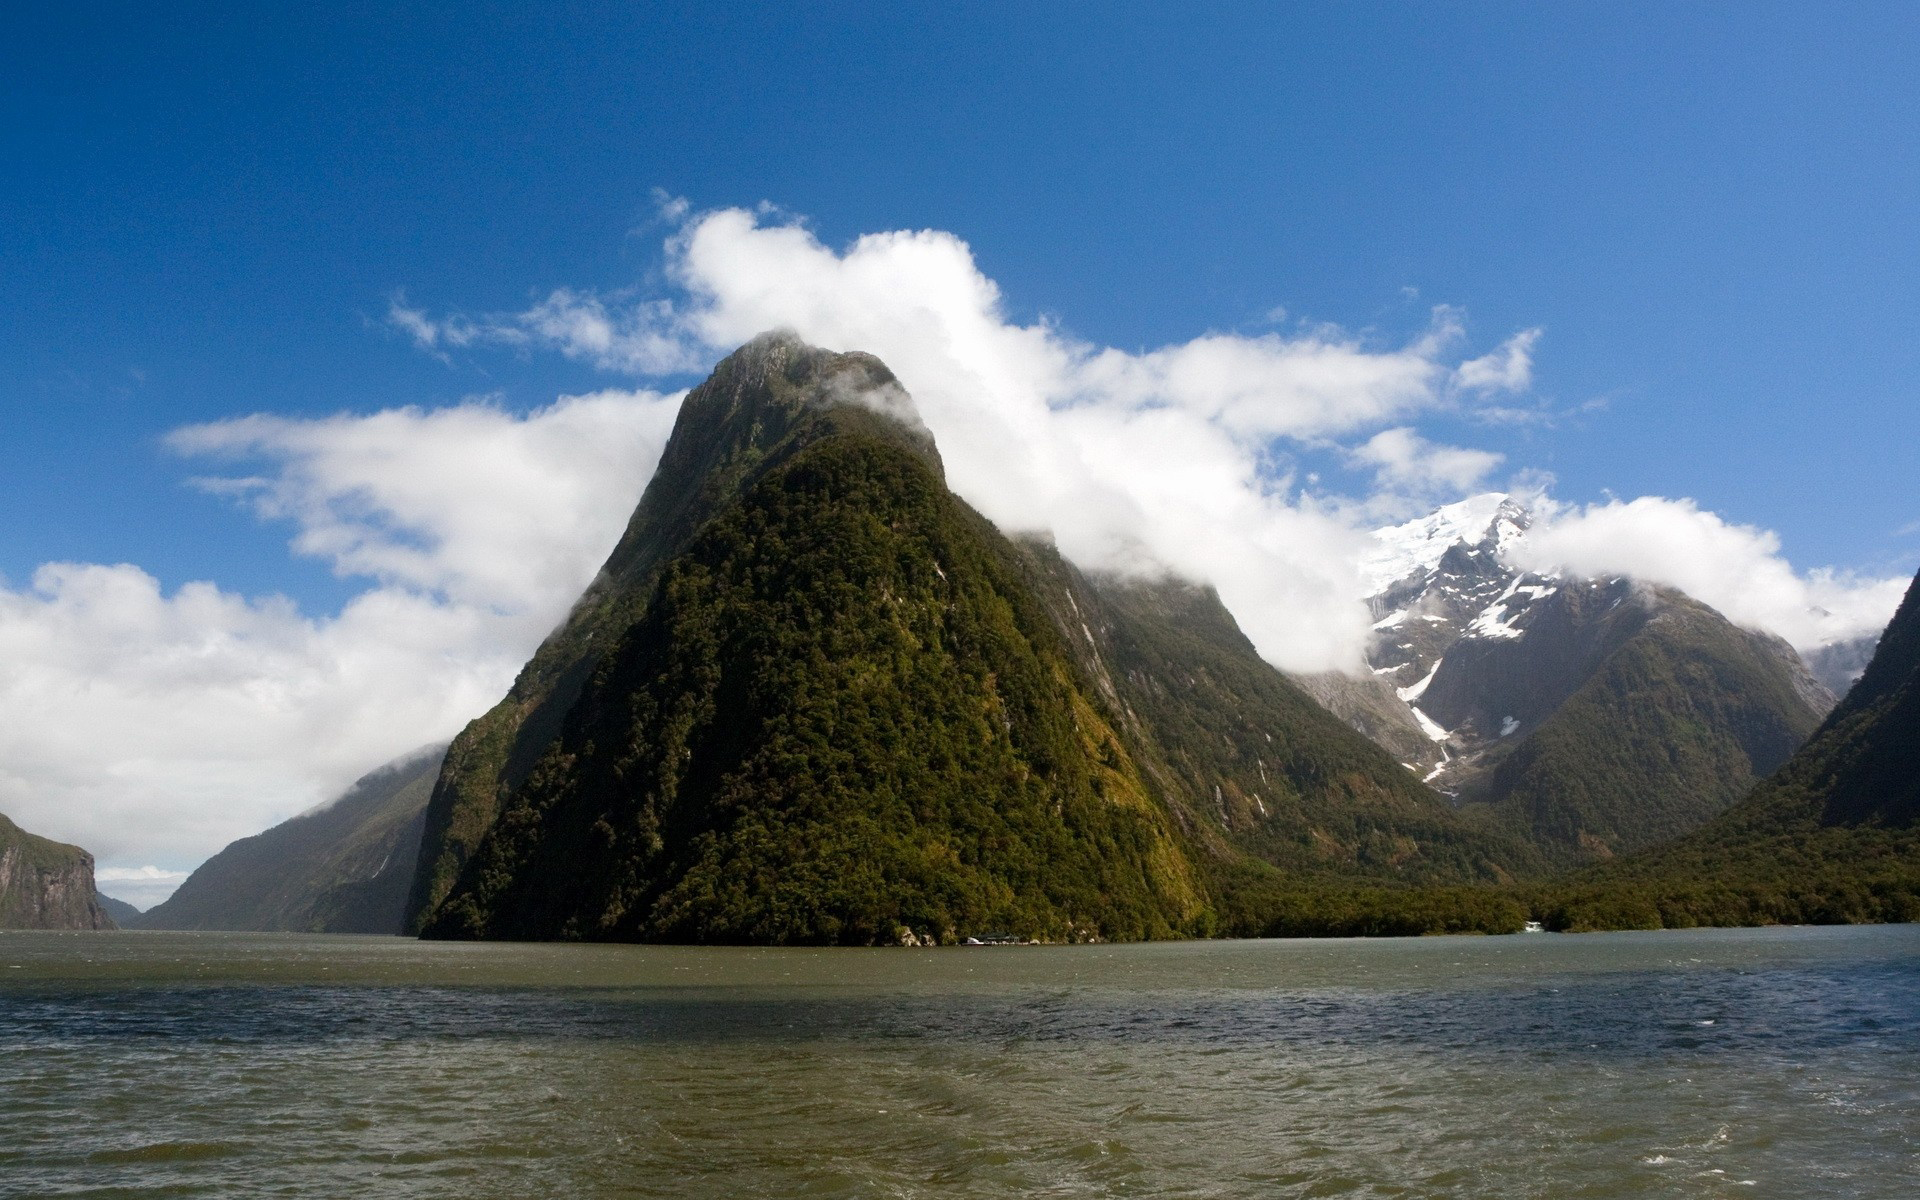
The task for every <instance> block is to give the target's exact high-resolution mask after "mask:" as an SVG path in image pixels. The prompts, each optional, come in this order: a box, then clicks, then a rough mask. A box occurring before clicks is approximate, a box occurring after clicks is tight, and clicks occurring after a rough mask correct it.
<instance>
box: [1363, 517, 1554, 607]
mask: <svg viewBox="0 0 1920 1200" xmlns="http://www.w3.org/2000/svg"><path fill="white" fill-rule="evenodd" d="M1526 516H1527V514H1526V510H1525V509H1523V508H1521V507H1520V506H1519V505H1518V504H1516V503H1514V501H1513V497H1511V496H1509V495H1508V494H1507V493H1505V492H1483V493H1482V494H1480V495H1478V496H1469V497H1467V498H1466V499H1465V500H1461V501H1457V502H1456V503H1453V504H1447V505H1443V506H1441V507H1440V508H1437V509H1435V510H1434V511H1433V512H1431V513H1429V514H1427V515H1426V516H1424V517H1416V518H1414V519H1413V520H1411V521H1408V522H1406V523H1405V524H1402V525H1390V526H1388V527H1386V528H1385V529H1376V530H1374V531H1373V536H1374V539H1375V540H1376V541H1377V542H1378V543H1379V546H1378V549H1376V550H1375V551H1374V552H1373V553H1372V554H1370V555H1368V556H1367V558H1366V559H1365V560H1363V561H1362V562H1361V564H1360V571H1361V575H1362V576H1363V578H1364V579H1365V580H1366V584H1367V591H1368V594H1369V595H1378V594H1379V593H1381V592H1382V591H1385V590H1386V588H1387V587H1388V585H1390V584H1394V583H1398V582H1399V581H1400V580H1402V579H1405V578H1407V577H1408V576H1409V575H1413V574H1416V573H1419V572H1424V571H1431V570H1433V569H1434V568H1435V567H1438V566H1439V565H1440V560H1441V559H1442V558H1444V557H1446V553H1447V551H1448V550H1449V549H1451V548H1452V547H1453V546H1454V545H1456V544H1460V543H1464V544H1466V545H1469V546H1472V545H1478V544H1479V543H1480V542H1483V541H1485V540H1487V538H1488V537H1489V536H1490V535H1491V536H1492V537H1494V539H1495V545H1496V546H1497V547H1498V549H1499V550H1500V551H1501V552H1503V553H1504V552H1505V551H1506V550H1507V549H1508V548H1509V547H1510V546H1512V545H1513V544H1514V543H1515V542H1517V541H1519V540H1520V538H1522V537H1524V536H1525V534H1526V527H1525V521H1526Z"/></svg>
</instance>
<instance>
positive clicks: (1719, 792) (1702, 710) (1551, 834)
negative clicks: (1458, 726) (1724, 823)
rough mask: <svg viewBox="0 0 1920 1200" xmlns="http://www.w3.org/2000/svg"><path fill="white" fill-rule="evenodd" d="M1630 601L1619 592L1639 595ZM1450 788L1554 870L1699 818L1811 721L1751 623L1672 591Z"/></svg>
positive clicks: (1672, 833) (1746, 784) (1778, 758)
mask: <svg viewBox="0 0 1920 1200" xmlns="http://www.w3.org/2000/svg"><path fill="white" fill-rule="evenodd" d="M1640 602H1642V601H1641V600H1640V599H1638V598H1636V599H1634V600H1630V601H1629V603H1640ZM1649 602H1651V603H1655V604H1657V606H1658V607H1657V608H1656V609H1655V611H1654V613H1653V615H1652V616H1651V619H1647V620H1645V621H1644V622H1640V621H1635V622H1634V625H1633V627H1632V628H1631V631H1630V632H1629V633H1628V636H1626V637H1624V638H1623V639H1621V640H1620V642H1619V644H1618V646H1617V647H1615V648H1613V649H1611V651H1610V652H1608V653H1607V654H1606V656H1605V657H1604V659H1603V660H1602V661H1601V663H1600V664H1599V666H1598V668H1597V669H1596V670H1595V671H1594V672H1593V674H1592V675H1591V676H1589V677H1588V678H1587V679H1586V681H1585V682H1584V683H1582V684H1581V685H1580V687H1579V688H1577V689H1576V690H1575V691H1574V692H1573V694H1572V695H1571V696H1570V697H1568V699H1567V700H1566V701H1565V702H1564V703H1562V704H1561V705H1560V706H1559V707H1558V708H1557V709H1555V710H1554V711H1553V713H1552V715H1551V716H1549V717H1547V718H1546V719H1545V720H1544V721H1543V722H1541V724H1540V725H1539V727H1538V728H1537V729H1536V730H1535V731H1534V732H1533V733H1532V734H1531V735H1530V736H1528V737H1527V738H1526V739H1525V740H1524V741H1522V742H1521V743H1520V744H1519V745H1518V746H1517V747H1515V748H1514V749H1513V751H1512V752H1511V753H1510V754H1508V755H1507V756H1506V757H1505V758H1504V760H1502V761H1500V762H1499V765H1498V766H1497V767H1495V768H1494V769H1493V770H1492V771H1491V772H1490V773H1489V774H1488V775H1487V776H1485V777H1483V778H1482V779H1480V780H1479V781H1477V782H1474V783H1472V784H1469V785H1468V788H1467V790H1466V791H1465V793H1464V795H1463V798H1464V799H1467V800H1469V801H1471V800H1480V799H1491V805H1490V807H1491V809H1492V812H1493V813H1494V815H1495V817H1496V818H1497V819H1498V820H1499V822H1500V823H1501V824H1502V825H1503V826H1506V827H1508V828H1515V829H1520V830H1523V831H1525V832H1526V833H1527V835H1528V836H1529V837H1530V838H1531V839H1532V841H1533V843H1534V844H1535V845H1536V846H1538V847H1539V848H1540V850H1541V853H1542V855H1543V856H1544V858H1545V860H1546V862H1547V863H1548V864H1550V865H1551V866H1553V867H1559V868H1566V867H1572V866H1577V865H1580V864H1582V863H1588V862H1592V861H1594V860H1596V859H1605V858H1610V857H1612V856H1614V855H1616V854H1624V853H1629V852H1631V851H1634V850H1639V849H1642V848H1644V847H1647V846H1652V845H1656V844H1658V843H1660V842H1664V841H1669V840H1671V839H1673V838H1675V837H1678V836H1679V835H1681V834H1684V833H1687V832H1689V831H1691V830H1694V829H1697V828H1699V827H1700V826H1701V825H1702V824H1704V823H1705V822H1706V821H1707V820H1708V819H1710V818H1711V817H1712V816H1713V815H1714V814H1715V813H1717V812H1719V811H1721V810H1722V809H1724V808H1726V807H1727V805H1729V804H1731V803H1732V802H1733V801H1735V800H1737V799H1738V798H1740V797H1741V796H1743V795H1745V794H1746V793H1747V792H1748V791H1749V790H1750V789H1751V788H1752V787H1753V784H1754V782H1755V781H1756V780H1757V779H1759V778H1760V777H1762V776H1764V775H1765V774H1766V773H1767V772H1769V771H1772V770H1773V769H1774V768H1775V767H1778V766H1779V765H1780V764H1781V763H1783V762H1785V761H1786V760H1787V757H1788V756H1789V755H1791V754H1792V753H1793V751H1794V750H1795V749H1796V748H1797V747H1798V746H1799V745H1800V744H1801V742H1803V741H1804V740H1805V739H1806V737H1807V735H1808V734H1810V733H1811V732H1812V731H1813V729H1814V727H1815V726H1816V725H1817V724H1819V719H1820V714H1819V713H1818V712H1816V711H1815V710H1814V709H1813V708H1811V707H1809V705H1808V704H1807V702H1806V701H1805V700H1804V699H1803V698H1802V697H1801V696H1800V695H1799V694H1798V693H1796V691H1795V688H1794V685H1793V679H1792V676H1791V674H1790V670H1789V666H1788V664H1786V663H1785V662H1783V661H1782V659H1781V657H1780V656H1779V655H1778V654H1777V653H1773V652H1770V651H1769V649H1768V647H1767V645H1766V644H1765V643H1764V642H1763V641H1762V640H1761V638H1760V636H1759V635H1755V634H1749V633H1745V632H1743V631H1741V630H1739V629H1736V628H1735V627H1734V626H1732V625H1731V624H1729V623H1728V622H1727V621H1726V620H1725V619H1724V618H1723V617H1721V616H1720V615H1719V614H1718V613H1715V612H1713V611H1711V610H1710V609H1706V608H1704V607H1703V606H1701V605H1699V604H1696V603H1695V602H1693V601H1691V600H1688V599H1686V598H1685V597H1682V596H1679V595H1678V594H1676V593H1662V594H1661V595H1660V596H1659V598H1658V599H1657V600H1655V601H1649Z"/></svg>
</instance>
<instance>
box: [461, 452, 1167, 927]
mask: <svg viewBox="0 0 1920 1200" xmlns="http://www.w3.org/2000/svg"><path fill="white" fill-rule="evenodd" d="M1202 909H1203V898H1202V896H1201V893H1200V891H1199V889H1198V886H1197V883H1196V881H1195V880H1194V879H1193V878H1192V872H1191V868H1190V866H1189V864H1188V859H1187V856H1186V854H1185V852H1184V850H1183V847H1182V845H1181V842H1180V838H1179V837H1178V835H1177V834H1176V833H1175V832H1174V831H1173V829H1172V828H1171V822H1170V820H1169V818H1168V815H1167V812H1166V810H1165V808H1164V807H1163V806H1161V805H1160V804H1158V803H1156V802H1155V801H1154V800H1153V799H1152V798H1151V797H1150V795H1149V793H1148V791H1147V789H1146V787H1145V786H1144V784H1143V781H1142V780H1141V778H1140V776H1139V773H1138V771H1137V769H1136V768H1135V766H1134V765H1133V763H1132V762H1131V761H1130V757H1129V754H1128V751H1127V749H1126V747H1125V746H1124V744H1123V743H1122V741H1121V739H1120V738H1119V736H1118V735H1117V734H1116V733H1115V731H1114V730H1113V728H1112V727H1111V725H1110V724H1109V722H1108V720H1107V718H1106V717H1105V716H1104V715H1103V713H1102V711H1101V706H1100V705H1099V704H1098V703H1097V702H1096V701H1095V700H1094V699H1092V698H1091V697H1089V696H1088V695H1087V694H1086V692H1085V691H1084V690H1083V688H1082V686H1081V682H1080V680H1079V678H1078V675H1077V672H1076V669H1075V665H1074V663H1073V661H1072V660H1071V658H1070V657H1069V656H1068V655H1067V654H1066V653H1065V651H1064V649H1063V647H1062V646H1061V645H1060V641H1059V638H1058V636H1057V634H1056V633H1055V631H1054V629H1053V627H1052V625H1051V623H1050V622H1049V621H1048V619H1047V617H1046V615H1045V614H1044V612H1042V611H1041V610H1040V609H1039V607H1038V606H1037V605H1036V604H1035V603H1034V602H1033V600H1032V597H1031V595H1030V593H1029V592H1028V590H1027V588H1026V587H1025V585H1024V582H1023V580H1022V578H1021V574H1020V569H1019V564H1018V561H1017V555H1016V552H1015V551H1014V550H1013V549H1012V547H1011V546H1010V545H1009V544H1008V543H1006V542H1005V540H1004V539H1002V538H1000V537H999V536H998V534H997V533H996V532H995V531H994V530H993V529H992V527H991V526H990V525H988V524H987V523H986V522H985V521H984V520H983V519H981V518H980V517H979V516H978V515H976V514H974V513H973V512H972V511H971V510H969V509H967V508H966V507H965V506H964V505H963V504H961V503H960V502H959V501H958V500H956V499H954V498H953V497H952V496H951V495H950V494H949V493H948V492H947V491H946V488H945V486H944V484H943V483H942V481H941V479H940V477H939V475H938V473H937V470H936V468H935V467H934V466H933V465H932V464H930V463H928V462H927V461H926V460H925V459H924V458H922V457H920V456H919V455H918V454H916V453H910V452H907V451H906V450H903V449H902V448H901V446H900V445H899V443H898V441H897V440H896V439H894V438H891V437H884V438H883V437H872V436H865V435H862V434H858V433H841V434H840V435H839V436H836V437H832V438H828V439H824V440H820V441H817V442H815V443H814V444H812V445H811V446H809V447H808V448H805V449H803V450H801V451H799V452H797V453H795V454H793V455H792V456H791V457H789V458H788V459H787V460H786V461H785V462H783V463H782V464H781V465H779V466H778V467H776V468H774V469H772V470H771V471H769V472H767V473H766V474H765V475H764V477H762V478H761V479H760V480H759V481H758V482H757V483H756V484H755V485H754V486H753V487H752V488H751V490H750V491H749V492H748V494H747V495H746V497H745V498H744V499H743V501H742V502H741V503H739V504H737V505H735V506H734V507H732V508H730V509H728V510H727V511H726V512H724V513H723V514H722V515H720V516H719V517H717V518H716V519H714V520H713V521H712V522H710V523H709V524H708V525H707V526H706V528H705V529H704V530H703V531H702V532H701V533H700V534H699V536H698V537H697V538H695V539H694V541H693V542H692V544H691V545H690V546H689V547H688V549H687V550H686V551H685V552H684V553H683V554H681V555H679V556H678V557H676V558H675V559H674V560H673V561H672V562H671V564H670V565H669V566H668V567H667V569H666V571H665V572H664V574H663V576H662V578H661V581H660V584H659V588H658V593H657V596H656V598H655V599H654V600H653V602H652V603H651V605H649V606H648V607H647V610H646V615H645V616H644V617H642V618H641V620H640V621H639V622H638V623H637V624H636V625H635V626H634V627H633V628H632V629H631V631H630V632H629V633H628V634H627V636H626V637H625V638H624V639H623V640H622V641H621V643H620V645H619V646H618V648H617V649H616V650H614V651H613V652H612V653H611V654H609V655H608V656H607V657H606V658H605V659H603V660H602V662H601V664H600V666H599V668H598V669H597V671H596V673H595V675H594V677H593V679H592V680H591V681H590V682H589V683H588V684H587V686H586V688H585V689H584V690H583V691H582V693H581V695H580V698H579V700H578V701H577V703H576V704H575V706H574V708H573V710H572V712H571V713H570V714H569V716H568V719H567V722H566V726H565V729H564V732H563V734H562V736H561V738H560V740H559V741H558V742H557V743H556V744H554V745H553V746H552V747H551V748H550V749H549V751H548V752H547V754H546V755H545V756H544V757H543V758H542V760H541V761H540V762H539V764H538V765H537V766H536V767H535V768H534V770H533V771H532V773H531V774H530V775H529V776H528V778H527V780H526V782H525V784H524V785H523V786H522V787H521V788H519V789H518V790H517V791H515V792H514V793H513V796H512V799H511V801H510V802H509V804H508V806H507V807H506V809H505V810H504V812H503V813H502V815H501V817H500V819H499V820H498V822H497V823H496V824H495V826H494V828H493V830H492V831H491V833H490V834H489V835H488V837H487V838H486V840H485V841H484V842H483V843H482V845H481V847H480V849H479V851H478V852H477V853H476V855H475V856H474V857H473V859H472V860H471V862H470V863H469V865H468V867H467V869H466V871H465V872H464V873H463V874H462V876H461V877H460V881H459V883H458V885H457V886H456V888H455V890H454V892H453V893H452V894H451V896H450V897H449V899H448V900H447V902H446V903H445V904H443V905H442V906H441V907H440V908H439V909H438V910H437V912H436V913H435V914H434V916H433V918H432V921H431V923H430V925H429V926H428V929H427V932H428V934H429V935H430V936H454V937H461V936H465V937H528V938H553V937H563V938H589V939H597V938H613V939H640V940H672V941H702V942H751V943H761V944H790V943H856V944H864V943H872V942H879V941H893V940H895V939H896V937H897V936H898V931H899V930H900V929H902V928H905V929H908V930H911V931H913V933H914V934H915V935H916V936H922V937H924V936H927V935H933V936H936V937H939V938H941V939H943V940H945V939H951V938H953V937H956V936H965V935H967V934H970V933H976V932H980V931H983V930H1010V931H1014V932H1017V933H1020V934H1022V935H1025V936H1031V937H1040V938H1049V939H1057V940H1066V939H1075V938H1089V937H1100V938H1141V937H1156V936H1169V935H1173V934H1176V933H1180V932H1183V931H1192V930H1194V929H1196V928H1197V927H1198V925H1199V924H1200V923H1201V922H1202V919H1203V914H1202Z"/></svg>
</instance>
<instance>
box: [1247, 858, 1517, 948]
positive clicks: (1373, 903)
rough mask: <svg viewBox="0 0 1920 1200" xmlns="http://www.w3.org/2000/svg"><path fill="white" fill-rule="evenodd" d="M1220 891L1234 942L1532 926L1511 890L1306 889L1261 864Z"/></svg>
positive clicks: (1333, 883) (1319, 882)
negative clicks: (1271, 938) (1235, 940)
mask: <svg viewBox="0 0 1920 1200" xmlns="http://www.w3.org/2000/svg"><path fill="white" fill-rule="evenodd" d="M1220 885H1221V886H1220V891H1221V900H1220V904H1219V926H1218V932H1219V933H1221V934H1222V935H1225V936H1228V937H1417V936H1421V935H1425V934H1439V933H1518V932H1520V930H1521V929H1522V928H1523V927H1524V926H1525V925H1526V922H1527V906H1526V904H1525V903H1524V902H1523V901H1522V899H1521V898H1520V897H1519V896H1518V895H1516V894H1515V893H1514V892H1513V891H1512V890H1511V889H1505V888H1495V887H1458V886H1455V887H1391V886H1374V887H1368V886H1364V885H1362V884H1357V883H1355V882H1353V881H1337V880H1329V879H1324V878H1323V879H1316V880H1314V881H1312V882H1310V883H1304V884H1303V883H1302V881H1300V880H1299V879H1295V878H1290V877H1288V876H1286V875H1284V874H1282V873H1281V872H1279V871H1276V870H1273V869H1271V868H1268V867H1266V866H1265V865H1264V864H1260V863H1243V864H1240V865H1239V866H1237V867H1235V868H1233V869H1231V870H1229V871H1227V872H1225V873H1224V878H1222V879H1221V881H1220Z"/></svg>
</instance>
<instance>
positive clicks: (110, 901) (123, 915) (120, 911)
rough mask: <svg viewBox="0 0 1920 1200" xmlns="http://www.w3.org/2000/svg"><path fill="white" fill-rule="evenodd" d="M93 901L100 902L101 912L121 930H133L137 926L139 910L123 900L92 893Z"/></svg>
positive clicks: (139, 915)
mask: <svg viewBox="0 0 1920 1200" xmlns="http://www.w3.org/2000/svg"><path fill="white" fill-rule="evenodd" d="M94 899H96V900H98V901H99V902H100V909H101V911H102V912H105V913H106V914H107V916H108V917H109V918H110V919H111V920H112V921H113V923H114V924H115V925H118V926H119V927H120V928H122V929H133V928H136V927H138V926H139V924H140V917H141V915H142V914H141V912H140V910H139V909H137V908H135V907H134V906H133V905H131V904H128V903H127V902H126V901H125V900H116V899H114V898H113V897H112V896H108V895H103V894H101V893H98V892H96V893H94Z"/></svg>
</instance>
